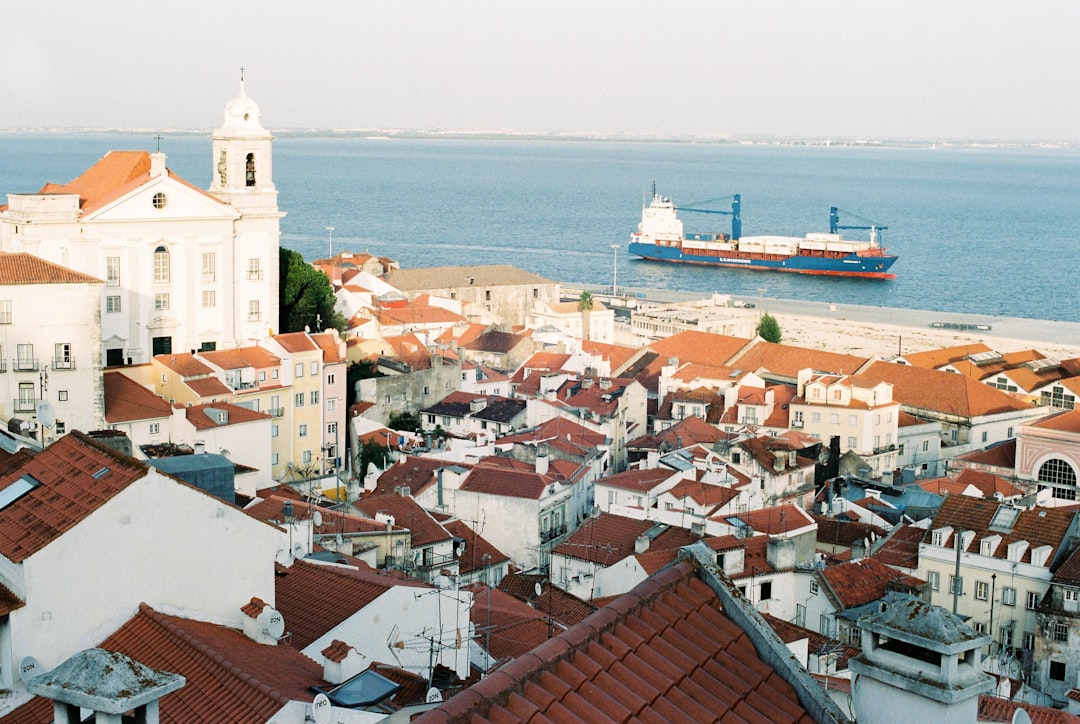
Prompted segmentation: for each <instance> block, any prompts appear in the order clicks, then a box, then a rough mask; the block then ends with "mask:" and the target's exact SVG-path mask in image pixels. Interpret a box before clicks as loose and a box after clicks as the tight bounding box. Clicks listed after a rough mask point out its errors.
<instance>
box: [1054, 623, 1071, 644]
mask: <svg viewBox="0 0 1080 724" xmlns="http://www.w3.org/2000/svg"><path fill="white" fill-rule="evenodd" d="M1050 638H1051V639H1053V640H1054V641H1057V642H1058V643H1064V642H1066V641H1068V640H1069V624H1067V623H1055V624H1054V629H1053V630H1052V631H1051V632H1050Z"/></svg>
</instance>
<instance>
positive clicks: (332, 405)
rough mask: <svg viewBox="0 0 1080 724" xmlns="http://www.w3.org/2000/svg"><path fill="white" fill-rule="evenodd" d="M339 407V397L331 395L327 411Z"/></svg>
mask: <svg viewBox="0 0 1080 724" xmlns="http://www.w3.org/2000/svg"><path fill="white" fill-rule="evenodd" d="M336 409H337V398H336V397H331V398H328V399H327V400H326V411H327V412H333V411H334V410H336Z"/></svg>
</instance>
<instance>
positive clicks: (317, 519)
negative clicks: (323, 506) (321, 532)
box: [311, 510, 322, 528]
mask: <svg viewBox="0 0 1080 724" xmlns="http://www.w3.org/2000/svg"><path fill="white" fill-rule="evenodd" d="M311 520H312V521H313V522H314V523H315V527H316V528H319V527H321V526H322V513H320V512H319V511H317V510H316V511H315V515H313V516H311Z"/></svg>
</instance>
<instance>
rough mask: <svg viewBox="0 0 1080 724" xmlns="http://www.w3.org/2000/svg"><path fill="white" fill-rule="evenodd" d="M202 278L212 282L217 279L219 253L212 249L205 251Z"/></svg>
mask: <svg viewBox="0 0 1080 724" xmlns="http://www.w3.org/2000/svg"><path fill="white" fill-rule="evenodd" d="M202 280H203V281H204V282H212V281H216V280H217V254H215V253H214V252H212V251H204V252H203V255H202Z"/></svg>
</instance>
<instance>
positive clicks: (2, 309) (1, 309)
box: [0, 299, 11, 324]
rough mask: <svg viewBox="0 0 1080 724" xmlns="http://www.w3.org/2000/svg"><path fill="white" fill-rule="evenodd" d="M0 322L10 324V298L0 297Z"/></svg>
mask: <svg viewBox="0 0 1080 724" xmlns="http://www.w3.org/2000/svg"><path fill="white" fill-rule="evenodd" d="M0 324H11V300H10V299H0Z"/></svg>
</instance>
